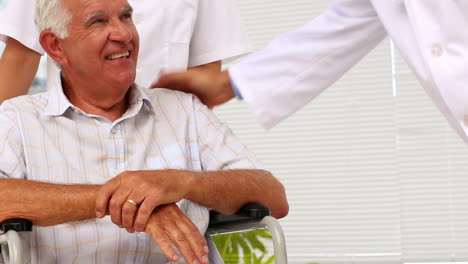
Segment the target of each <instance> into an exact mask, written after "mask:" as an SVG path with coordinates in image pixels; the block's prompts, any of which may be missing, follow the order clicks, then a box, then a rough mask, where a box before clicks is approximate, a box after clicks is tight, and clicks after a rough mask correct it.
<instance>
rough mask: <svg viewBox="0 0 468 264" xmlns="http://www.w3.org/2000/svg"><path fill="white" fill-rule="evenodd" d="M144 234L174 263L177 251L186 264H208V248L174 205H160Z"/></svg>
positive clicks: (193, 226) (190, 223)
mask: <svg viewBox="0 0 468 264" xmlns="http://www.w3.org/2000/svg"><path fill="white" fill-rule="evenodd" d="M145 232H146V233H147V234H149V235H151V236H152V237H153V239H154V241H156V243H157V244H158V245H159V247H160V248H161V250H162V251H163V252H164V254H165V255H166V257H167V258H168V259H169V260H170V261H172V262H176V261H178V260H179V256H178V255H177V253H176V252H175V250H174V248H173V247H172V244H173V245H174V246H176V247H177V248H178V249H179V252H180V253H181V254H182V256H183V257H184V259H185V261H186V263H197V262H195V260H197V261H198V263H201V264H205V263H208V246H207V244H206V241H205V239H204V238H203V236H202V235H201V234H200V232H199V231H198V229H197V227H196V226H195V225H194V224H193V223H192V221H190V219H189V218H188V217H187V216H186V215H185V214H184V213H183V212H182V211H181V210H180V209H179V207H177V205H175V204H169V205H161V206H159V207H157V208H156V209H155V210H154V212H153V213H152V214H151V216H150V218H149V221H148V224H147V225H146V228H145Z"/></svg>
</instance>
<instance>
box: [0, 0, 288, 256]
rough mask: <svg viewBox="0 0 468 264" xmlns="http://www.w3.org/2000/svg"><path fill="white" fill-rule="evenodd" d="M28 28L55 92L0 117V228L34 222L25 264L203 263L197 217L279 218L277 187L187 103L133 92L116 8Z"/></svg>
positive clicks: (132, 37)
mask: <svg viewBox="0 0 468 264" xmlns="http://www.w3.org/2000/svg"><path fill="white" fill-rule="evenodd" d="M36 23H37V25H38V27H39V29H40V31H41V35H40V42H41V45H42V47H43V48H44V50H45V51H46V52H47V53H48V55H49V56H50V57H51V58H53V59H54V60H55V61H56V62H57V63H58V64H59V65H60V66H61V82H60V81H52V82H50V83H51V87H48V88H49V89H48V90H49V91H48V92H46V93H42V94H38V95H34V96H22V97H18V98H15V99H12V100H9V101H6V102H5V103H4V104H3V105H2V106H1V108H0V139H1V141H0V177H1V179H0V201H1V202H2V208H1V209H0V220H4V219H7V218H15V217H21V218H26V219H30V220H32V221H33V223H34V224H35V226H36V228H35V229H34V231H33V232H32V234H31V237H30V241H29V242H30V247H31V260H32V262H33V263H38V262H41V263H52V262H59V263H62V262H66V263H68V262H78V263H141V262H144V263H146V262H150V263H166V262H168V261H178V260H180V257H179V256H178V255H177V253H176V251H175V250H174V249H173V248H172V244H173V245H174V246H176V247H177V248H178V249H179V251H180V254H182V255H183V257H184V258H185V260H186V261H187V262H188V263H196V262H199V263H207V253H208V252H207V247H206V242H205V241H204V240H203V237H202V236H201V234H202V233H204V231H205V229H206V226H207V209H206V208H207V207H208V208H213V209H216V210H218V211H220V212H224V213H233V212H235V211H236V210H237V209H239V208H240V207H241V206H242V205H244V204H246V203H249V202H256V203H261V204H263V205H265V206H267V207H269V208H270V209H271V211H272V215H273V216H275V217H283V216H285V215H286V214H287V211H288V204H287V201H286V197H285V193H284V189H283V186H282V185H281V183H279V182H278V181H277V180H276V179H275V178H274V177H273V176H272V175H271V174H270V173H268V172H265V171H263V170H257V169H255V168H257V167H258V162H257V161H256V160H255V158H254V157H253V156H252V155H251V154H250V153H249V152H248V151H247V150H246V149H245V147H244V146H243V145H242V144H240V143H239V142H238V140H237V139H236V138H235V137H234V136H233V135H232V133H231V132H230V130H229V129H228V128H226V126H224V125H223V124H221V123H220V122H219V121H218V120H217V119H216V118H215V116H214V115H213V114H212V113H211V112H210V111H209V110H208V109H207V108H206V107H205V106H204V105H202V104H201V103H200V102H199V100H198V99H196V98H195V97H193V96H191V95H188V94H183V93H180V92H174V91H168V90H164V89H157V90H152V91H150V90H143V89H140V88H139V87H137V86H136V85H134V80H135V74H136V69H135V66H136V62H137V56H138V49H139V39H138V33H137V31H136V29H135V26H134V24H133V22H132V8H131V7H130V5H129V4H128V3H127V1H126V0H114V1H106V0H39V1H38V2H37V12H36ZM57 78H58V77H57ZM60 83H61V85H60ZM57 84H58V85H57ZM221 170H222V171H221ZM259 190H262V191H264V192H263V193H260V191H259ZM265 190H267V191H266V192H265ZM176 203H177V205H178V206H176ZM96 216H97V217H98V218H96ZM124 228H125V229H124ZM197 228H198V231H197ZM134 231H138V232H140V231H144V232H145V233H134ZM153 239H154V241H155V242H156V243H155V242H153ZM158 246H159V247H158Z"/></svg>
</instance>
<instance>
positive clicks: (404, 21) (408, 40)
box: [229, 0, 468, 143]
mask: <svg viewBox="0 0 468 264" xmlns="http://www.w3.org/2000/svg"><path fill="white" fill-rule="evenodd" d="M467 30H468V1H467V0H443V1H442V0H394V1H390V0H337V1H335V2H334V4H333V5H332V6H331V7H330V8H329V9H328V10H326V11H325V12H324V13H323V14H322V15H320V16H319V17H317V18H315V19H314V20H312V21H310V22H309V23H308V24H306V25H305V26H303V27H301V28H299V29H296V30H294V31H291V32H288V33H286V34H284V35H282V36H280V37H278V38H276V39H275V40H273V41H272V42H271V43H270V44H269V46H268V47H267V48H265V49H264V50H261V51H259V52H257V53H254V54H253V55H251V56H249V57H248V58H247V59H245V60H244V61H242V62H241V63H239V64H237V65H235V66H233V67H232V68H231V69H230V70H229V73H230V77H231V79H232V80H233V81H234V83H235V84H236V86H237V88H238V89H239V91H240V93H241V94H242V96H243V98H244V100H245V101H246V102H247V103H248V104H249V106H250V108H251V110H252V112H253V113H254V114H255V115H256V117H257V119H258V120H259V121H260V123H261V124H262V125H263V126H264V127H266V128H270V127H272V126H274V125H276V124H277V123H278V122H280V121H281V120H283V119H285V118H287V117H288V116H289V115H291V114H293V113H294V112H295V111H297V110H298V109H299V108H301V107H302V106H304V105H305V104H307V103H308V102H310V101H311V100H312V99H313V98H315V97H316V96H317V95H318V94H320V92H322V91H323V90H324V89H325V88H327V87H329V86H330V85H331V84H333V83H334V82H335V81H336V80H337V79H339V78H340V77H341V76H342V75H343V74H344V73H345V72H346V71H348V70H349V69H350V68H351V67H352V66H353V65H354V64H356V63H357V62H358V61H359V60H360V59H361V58H362V57H363V56H364V55H366V54H367V53H368V52H370V51H371V50H372V49H373V48H374V47H375V46H376V45H377V44H378V43H379V42H380V41H381V40H383V39H384V38H385V37H386V36H387V35H388V36H390V37H391V38H392V40H393V41H394V43H395V45H396V46H397V47H398V48H399V50H400V53H401V55H402V56H403V57H404V59H405V60H406V62H407V63H408V64H409V65H410V67H411V68H412V70H413V71H414V73H415V75H416V76H417V78H418V79H419V81H420V82H421V84H422V86H423V87H424V89H425V90H426V91H427V93H428V94H429V96H430V97H431V98H432V100H433V101H434V103H435V104H436V105H437V107H438V108H439V110H440V111H441V112H442V113H443V114H444V115H445V116H446V118H447V120H448V121H449V123H450V124H451V125H452V127H453V128H454V129H455V130H456V131H457V133H458V134H459V135H460V136H462V138H463V139H464V140H465V141H466V142H467V143H468V139H467V136H466V133H467V131H468V129H467V124H468V89H467V87H468V31H467Z"/></svg>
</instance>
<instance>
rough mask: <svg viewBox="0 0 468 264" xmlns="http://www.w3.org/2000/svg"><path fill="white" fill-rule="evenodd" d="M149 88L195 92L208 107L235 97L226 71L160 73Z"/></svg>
mask: <svg viewBox="0 0 468 264" xmlns="http://www.w3.org/2000/svg"><path fill="white" fill-rule="evenodd" d="M151 88H168V89H171V90H178V91H182V92H186V93H192V94H195V95H196V96H197V97H198V98H200V100H201V101H202V102H203V103H204V104H205V105H206V106H208V107H209V108H213V107H214V106H217V105H220V104H224V103H226V102H227V101H229V100H231V99H232V98H234V97H235V94H234V91H233V90H232V86H231V82H230V79H229V74H228V72H227V71H223V72H208V71H204V72H203V71H187V72H177V73H169V74H165V75H162V76H161V77H160V78H159V80H158V81H157V82H156V83H153V84H152V85H151Z"/></svg>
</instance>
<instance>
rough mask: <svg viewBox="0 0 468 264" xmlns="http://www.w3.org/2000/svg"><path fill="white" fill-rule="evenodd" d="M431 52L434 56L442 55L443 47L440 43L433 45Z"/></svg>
mask: <svg viewBox="0 0 468 264" xmlns="http://www.w3.org/2000/svg"><path fill="white" fill-rule="evenodd" d="M431 53H432V56H434V57H440V56H442V47H441V46H440V44H434V45H432V48H431Z"/></svg>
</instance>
